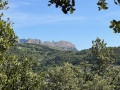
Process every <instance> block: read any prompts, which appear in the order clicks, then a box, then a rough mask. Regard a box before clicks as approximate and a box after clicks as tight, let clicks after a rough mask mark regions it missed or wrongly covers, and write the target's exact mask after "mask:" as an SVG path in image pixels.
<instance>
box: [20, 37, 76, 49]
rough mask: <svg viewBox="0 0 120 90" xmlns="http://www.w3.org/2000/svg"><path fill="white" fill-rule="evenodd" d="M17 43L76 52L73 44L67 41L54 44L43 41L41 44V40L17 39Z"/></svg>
mask: <svg viewBox="0 0 120 90" xmlns="http://www.w3.org/2000/svg"><path fill="white" fill-rule="evenodd" d="M18 43H22V44H23V43H31V44H41V45H46V46H50V47H55V48H59V49H62V50H70V51H76V50H77V49H76V47H75V45H74V44H72V43H71V42H68V41H58V42H55V41H52V42H50V41H44V42H43V43H42V41H41V40H39V39H30V38H29V39H19V40H18Z"/></svg>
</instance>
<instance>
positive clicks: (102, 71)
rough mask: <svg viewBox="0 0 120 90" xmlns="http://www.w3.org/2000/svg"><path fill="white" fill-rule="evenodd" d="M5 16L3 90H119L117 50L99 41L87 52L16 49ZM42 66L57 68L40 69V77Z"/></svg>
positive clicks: (1, 23) (0, 63)
mask: <svg viewBox="0 0 120 90" xmlns="http://www.w3.org/2000/svg"><path fill="white" fill-rule="evenodd" d="M53 1H55V0H53ZM59 1H60V0H59ZM63 1H65V0H63ZM67 1H69V0H67ZM73 1H74V0H73ZM99 1H102V2H103V1H105V0H99ZM62 3H63V2H62ZM7 4H8V2H7V1H2V0H0V10H3V9H8V7H7V6H6V5H7ZM63 5H64V4H63ZM2 16H3V13H2V14H1V15H0V90H120V69H119V68H118V67H115V66H114V65H113V64H114V63H116V56H117V55H119V50H118V49H117V48H115V49H114V51H115V52H118V54H116V55H115V53H113V51H112V49H111V48H107V47H106V44H105V43H104V40H103V41H101V40H100V39H99V38H97V39H96V40H95V41H93V45H92V48H91V49H90V50H88V51H87V50H83V51H76V52H72V51H60V50H57V49H53V48H49V47H46V46H39V45H33V44H31V45H30V44H17V45H16V46H14V45H15V43H16V39H17V36H16V35H15V33H14V31H13V28H12V26H11V25H12V24H11V21H10V19H9V18H8V19H7V20H6V21H5V20H2ZM118 48H119V47H118ZM26 49H27V51H25V50H26ZM10 50H11V51H10ZM37 56H38V57H37ZM117 59H118V60H119V57H117ZM59 60H60V61H59ZM61 62H62V63H61ZM64 62H69V63H72V64H69V63H64ZM39 63H40V64H41V65H42V67H44V66H45V67H46V68H49V66H50V65H51V66H52V67H55V68H50V69H48V71H47V72H42V70H41V69H38V70H40V72H39V73H38V71H37V69H36V66H39ZM63 63H64V64H63ZM43 65H44V66H43ZM56 65H59V66H56ZM51 66H50V67H51ZM35 70H36V72H34V71H35Z"/></svg>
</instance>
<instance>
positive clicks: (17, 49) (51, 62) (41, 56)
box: [8, 44, 120, 71]
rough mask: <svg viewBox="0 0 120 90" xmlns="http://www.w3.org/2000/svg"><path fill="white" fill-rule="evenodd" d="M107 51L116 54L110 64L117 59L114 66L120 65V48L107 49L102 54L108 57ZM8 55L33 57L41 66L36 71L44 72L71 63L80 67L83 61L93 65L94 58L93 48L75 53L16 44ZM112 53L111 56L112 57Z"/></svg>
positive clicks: (33, 45)
mask: <svg viewBox="0 0 120 90" xmlns="http://www.w3.org/2000/svg"><path fill="white" fill-rule="evenodd" d="M104 46H105V45H104ZM107 49H109V50H113V52H112V53H114V54H115V56H114V58H110V59H109V62H110V61H111V62H112V60H113V59H115V63H114V65H120V59H119V58H120V56H119V54H120V47H106V48H105V49H104V51H103V52H102V53H101V54H103V55H106V50H107ZM8 53H13V54H15V55H16V56H21V57H22V55H23V54H24V53H26V55H27V56H28V57H31V58H32V59H33V62H37V63H40V65H38V66H36V68H35V67H34V69H36V70H37V71H40V70H43V71H44V70H47V68H53V67H56V66H62V65H63V64H64V63H65V62H68V63H71V64H72V65H78V64H79V63H81V62H83V61H88V62H89V63H91V61H90V60H89V59H90V58H91V57H92V49H91V48H90V49H86V50H81V51H75V52H74V51H66V50H58V49H55V48H51V47H48V46H44V45H37V44H16V45H15V46H14V47H12V48H11V49H10V51H9V52H8ZM94 53H95V54H96V53H98V55H100V52H94ZM112 53H111V54H110V55H111V56H112ZM106 58H107V57H106ZM95 59H96V58H94V57H92V60H93V61H95ZM100 59H101V58H100ZM104 63H105V62H104Z"/></svg>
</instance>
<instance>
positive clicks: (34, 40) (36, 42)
mask: <svg viewBox="0 0 120 90" xmlns="http://www.w3.org/2000/svg"><path fill="white" fill-rule="evenodd" d="M27 43H32V44H41V43H42V42H41V40H39V39H30V38H29V39H28V40H27Z"/></svg>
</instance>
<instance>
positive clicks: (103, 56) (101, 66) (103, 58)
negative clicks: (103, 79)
mask: <svg viewBox="0 0 120 90" xmlns="http://www.w3.org/2000/svg"><path fill="white" fill-rule="evenodd" d="M92 43H93V46H92V60H91V63H92V64H93V67H92V68H93V70H94V71H95V72H97V73H98V74H101V73H102V74H103V72H105V71H106V69H107V67H108V66H109V65H111V64H112V63H114V62H115V55H114V54H113V52H112V50H110V49H109V48H106V43H104V40H103V41H101V40H100V39H99V38H97V39H96V41H93V42H92Z"/></svg>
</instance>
